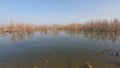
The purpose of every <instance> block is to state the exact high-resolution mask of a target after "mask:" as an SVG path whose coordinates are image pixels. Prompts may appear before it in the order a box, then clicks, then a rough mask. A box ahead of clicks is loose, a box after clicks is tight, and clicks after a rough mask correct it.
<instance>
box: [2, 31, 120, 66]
mask: <svg viewBox="0 0 120 68" xmlns="http://www.w3.org/2000/svg"><path fill="white" fill-rule="evenodd" d="M119 52H120V41H119V35H116V34H115V33H113V34H111V33H107V34H105V33H80V32H74V33H73V32H71V31H68V32H64V31H63V32H49V31H48V32H37V33H28V34H26V33H25V34H23V33H22V34H21V33H14V34H10V33H6V34H1V37H0V68H90V66H91V68H92V67H93V68H120V56H119Z"/></svg>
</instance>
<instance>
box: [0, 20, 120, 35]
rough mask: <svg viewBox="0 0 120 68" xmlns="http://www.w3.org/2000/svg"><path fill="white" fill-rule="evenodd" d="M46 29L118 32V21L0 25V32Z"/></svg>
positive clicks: (119, 22)
mask: <svg viewBox="0 0 120 68" xmlns="http://www.w3.org/2000/svg"><path fill="white" fill-rule="evenodd" d="M48 30H67V31H68V30H70V31H90V32H91V31H95V32H120V21H119V20H118V19H114V20H111V21H107V20H98V21H89V22H87V23H84V24H79V23H72V24H67V25H60V24H53V25H33V24H24V23H10V24H6V25H2V24H1V25H0V33H3V32H17V31H18V32H19V31H27V32H31V31H32V32H33V31H48Z"/></svg>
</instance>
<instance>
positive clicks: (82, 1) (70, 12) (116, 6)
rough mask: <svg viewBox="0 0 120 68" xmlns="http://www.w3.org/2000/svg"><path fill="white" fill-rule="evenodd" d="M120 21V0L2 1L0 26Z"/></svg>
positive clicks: (0, 0)
mask: <svg viewBox="0 0 120 68" xmlns="http://www.w3.org/2000/svg"><path fill="white" fill-rule="evenodd" d="M113 18H120V0H0V23H9V22H10V21H17V22H26V23H28V22H29V23H36V24H54V23H60V24H67V23H72V22H79V23H81V22H85V21H89V20H91V19H93V20H94V19H95V20H96V19H108V20H109V19H113Z"/></svg>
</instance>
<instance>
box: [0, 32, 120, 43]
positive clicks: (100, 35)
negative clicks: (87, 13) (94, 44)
mask: <svg viewBox="0 0 120 68" xmlns="http://www.w3.org/2000/svg"><path fill="white" fill-rule="evenodd" d="M38 32H40V34H41V35H47V34H48V33H49V32H51V33H52V34H53V35H55V36H58V35H59V33H60V32H65V33H66V34H68V35H69V36H79V35H83V36H85V37H86V38H90V39H97V40H111V41H116V40H120V33H119V32H87V31H77V30H76V31H72V30H67V31H63V30H61V31H60V30H50V31H49V30H41V31H38ZM34 33H36V31H35V32H34V31H20V32H12V33H10V32H3V33H0V36H2V37H4V36H6V35H8V34H9V35H10V36H11V39H12V40H13V41H15V40H24V39H30V38H32V36H33V35H34Z"/></svg>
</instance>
